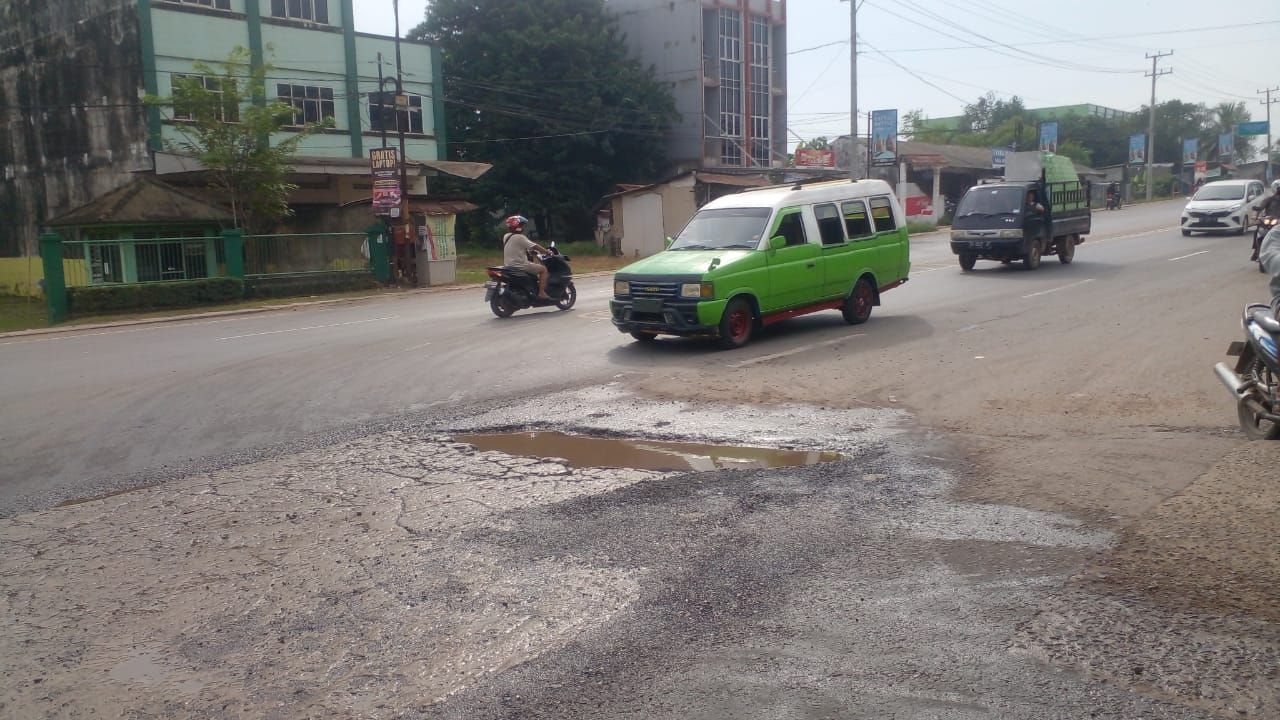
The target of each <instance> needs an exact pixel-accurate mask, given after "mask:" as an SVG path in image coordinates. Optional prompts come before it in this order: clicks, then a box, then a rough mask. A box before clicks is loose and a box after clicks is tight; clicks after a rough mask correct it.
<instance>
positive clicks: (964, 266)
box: [960, 253, 978, 272]
mask: <svg viewBox="0 0 1280 720" xmlns="http://www.w3.org/2000/svg"><path fill="white" fill-rule="evenodd" d="M977 264H978V256H977V255H975V254H974V253H960V269H961V270H963V271H965V272H969V271H970V270H973V266H974V265H977Z"/></svg>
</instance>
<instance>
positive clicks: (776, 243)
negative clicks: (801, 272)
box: [769, 235, 787, 250]
mask: <svg viewBox="0 0 1280 720" xmlns="http://www.w3.org/2000/svg"><path fill="white" fill-rule="evenodd" d="M786 246H787V239H786V238H785V237H783V236H782V235H774V236H773V237H771V238H769V249H770V250H780V249H782V248H784V247H786Z"/></svg>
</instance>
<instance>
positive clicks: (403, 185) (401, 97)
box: [391, 0, 414, 271]
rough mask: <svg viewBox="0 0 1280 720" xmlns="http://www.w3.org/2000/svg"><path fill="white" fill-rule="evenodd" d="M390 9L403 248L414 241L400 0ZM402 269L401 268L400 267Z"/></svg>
mask: <svg viewBox="0 0 1280 720" xmlns="http://www.w3.org/2000/svg"><path fill="white" fill-rule="evenodd" d="M391 7H392V11H393V12H395V15H396V100H395V108H396V129H397V130H399V131H400V133H399V134H400V225H401V227H402V228H403V232H404V246H403V247H405V248H408V247H412V245H413V242H414V237H413V224H412V222H411V221H410V219H409V163H408V158H406V157H405V156H404V126H405V123H403V122H401V118H400V110H401V108H402V106H403V109H404V112H405V116H406V117H405V119H406V120H407V119H408V114H409V98H408V96H406V95H405V94H404V67H403V66H402V65H401V63H400V0H391ZM396 254H397V256H400V257H401V258H403V260H402V262H403V263H404V264H406V265H407V264H408V259H409V258H408V257H407V255H408V253H407V252H406V253H403V254H402V253H401V252H400V251H397V253H396ZM402 271H403V268H402Z"/></svg>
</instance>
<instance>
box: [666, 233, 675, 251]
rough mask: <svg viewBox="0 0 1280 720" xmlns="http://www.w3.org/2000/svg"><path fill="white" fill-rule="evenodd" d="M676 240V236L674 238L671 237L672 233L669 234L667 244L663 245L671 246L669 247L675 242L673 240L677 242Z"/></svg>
mask: <svg viewBox="0 0 1280 720" xmlns="http://www.w3.org/2000/svg"><path fill="white" fill-rule="evenodd" d="M675 241H676V239H675V238H673V237H671V236H670V235H668V236H667V239H666V241H665V244H664V245H663V247H668V248H669V247H671V243H673V242H675Z"/></svg>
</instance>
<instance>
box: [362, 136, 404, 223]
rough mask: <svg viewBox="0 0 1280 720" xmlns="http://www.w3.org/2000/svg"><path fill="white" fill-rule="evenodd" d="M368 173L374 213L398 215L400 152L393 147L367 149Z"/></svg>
mask: <svg viewBox="0 0 1280 720" xmlns="http://www.w3.org/2000/svg"><path fill="white" fill-rule="evenodd" d="M369 173H370V174H371V175H372V176H373V212H374V214H375V215H391V216H392V217H395V216H397V215H399V214H400V213H399V210H400V199H401V198H400V154H399V153H398V152H397V151H396V149H395V148H373V149H371V150H369Z"/></svg>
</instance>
